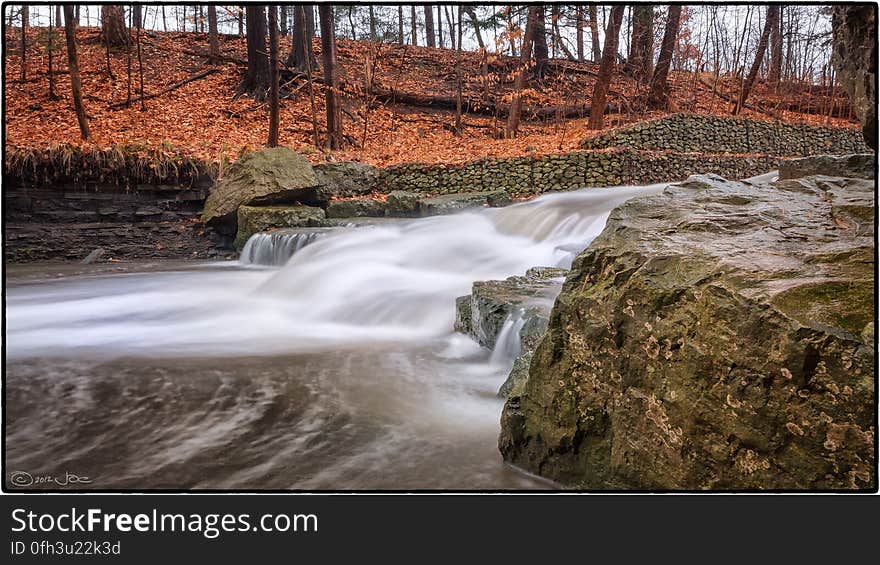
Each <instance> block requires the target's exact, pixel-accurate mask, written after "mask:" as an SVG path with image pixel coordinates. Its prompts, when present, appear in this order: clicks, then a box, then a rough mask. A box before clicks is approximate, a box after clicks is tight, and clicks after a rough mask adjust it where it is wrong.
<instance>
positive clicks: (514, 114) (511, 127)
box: [504, 5, 539, 138]
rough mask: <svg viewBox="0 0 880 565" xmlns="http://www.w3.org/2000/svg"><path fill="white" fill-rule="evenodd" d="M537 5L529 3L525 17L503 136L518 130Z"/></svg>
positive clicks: (533, 36)
mask: <svg viewBox="0 0 880 565" xmlns="http://www.w3.org/2000/svg"><path fill="white" fill-rule="evenodd" d="M538 9H539V6H537V5H530V6H529V11H528V16H527V17H526V31H525V34H524V35H523V41H522V49H521V50H520V58H519V72H517V73H516V78H515V79H514V81H513V100H511V102H510V110H509V111H508V113H507V127H506V129H505V131H504V136H505V137H507V138H513V137H516V134H517V132H518V131H519V121H520V115H521V114H522V90H523V88H524V87H525V84H526V78H527V77H528V72H529V64H530V63H531V61H532V44H533V43H534V42H535V27H536V22H537V20H538Z"/></svg>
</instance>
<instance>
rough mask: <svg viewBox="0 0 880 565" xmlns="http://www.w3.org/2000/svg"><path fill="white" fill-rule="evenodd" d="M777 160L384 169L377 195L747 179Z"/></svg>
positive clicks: (617, 155)
mask: <svg viewBox="0 0 880 565" xmlns="http://www.w3.org/2000/svg"><path fill="white" fill-rule="evenodd" d="M778 163H779V160H778V159H777V158H775V157H772V156H761V157H751V158H743V157H740V156H734V155H695V154H684V153H664V152H656V151H633V150H626V149H613V150H609V151H577V152H572V153H564V154H559V155H543V156H536V157H516V158H505V159H501V158H497V159H496V158H489V159H481V160H478V161H471V162H469V163H465V164H463V165H427V164H424V163H406V164H402V165H394V166H391V167H386V168H384V169H381V170H380V172H379V176H378V180H377V186H376V188H377V190H378V191H380V192H391V191H393V190H405V191H410V192H417V193H422V194H451V193H455V192H470V191H483V190H495V189H504V190H506V191H507V192H509V193H511V194H513V195H516V196H531V195H535V194H541V193H544V192H551V191H558V190H572V189H576V188H582V187H585V186H613V185H617V184H645V183H651V182H661V181H678V180H684V179H686V178H687V177H688V176H690V175H692V174H697V173H715V174H719V175H722V176H725V177H728V178H743V177H748V176H753V175H757V174H761V173H765V172H767V171H769V170H772V169H774V168H776V167H777V165H778Z"/></svg>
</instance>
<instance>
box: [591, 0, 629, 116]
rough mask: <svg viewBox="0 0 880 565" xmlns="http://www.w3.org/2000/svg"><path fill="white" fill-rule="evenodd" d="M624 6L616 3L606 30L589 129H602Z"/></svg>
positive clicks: (594, 88)
mask: <svg viewBox="0 0 880 565" xmlns="http://www.w3.org/2000/svg"><path fill="white" fill-rule="evenodd" d="M623 10H624V6H623V5H621V4H615V5H614V7H613V8H611V21H610V22H608V28H607V29H606V30H605V46H604V47H603V48H602V62H601V63H600V64H599V74H598V76H597V77H596V84H595V86H594V87H593V99H592V103H591V105H590V121H589V123H588V124H587V127H588V128H589V129H602V126H603V120H604V115H605V102H606V101H605V97H606V96H607V95H608V89H609V88H611V75H612V74H613V73H614V63H615V61H614V59H615V58H616V57H617V44H618V41H619V39H620V24H621V23H623Z"/></svg>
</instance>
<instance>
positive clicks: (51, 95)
mask: <svg viewBox="0 0 880 565" xmlns="http://www.w3.org/2000/svg"><path fill="white" fill-rule="evenodd" d="M57 8H58V9H57V10H55V22H54V24H55V25H58V24H59V21H60V20H59V19H58V15H59V13H60V12H61V5H60V4H59V5H58V6H57ZM54 35H55V28H54V26H53V22H52V14H51V13H50V14H49V37H48V39H47V40H46V51H47V52H48V53H47V56H48V59H49V61H48V64H49V99H50V100H58V94H57V93H56V92H55V74H54V71H53V69H52V67H53V65H52V59H53V55H54V51H55V45H54V42H53V40H54Z"/></svg>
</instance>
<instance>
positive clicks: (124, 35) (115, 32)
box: [101, 4, 131, 47]
mask: <svg viewBox="0 0 880 565" xmlns="http://www.w3.org/2000/svg"><path fill="white" fill-rule="evenodd" d="M101 39H102V40H103V41H104V44H105V45H106V46H107V47H123V46H127V45H129V44H130V43H131V38H130V37H129V35H128V29H126V27H125V13H124V12H123V10H122V6H120V5H118V4H104V5H102V6H101Z"/></svg>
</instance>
